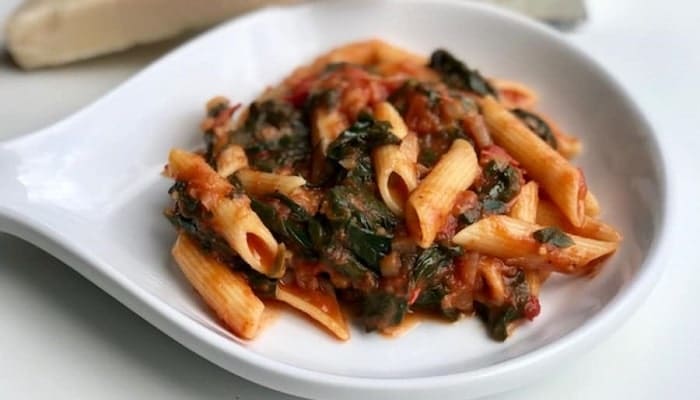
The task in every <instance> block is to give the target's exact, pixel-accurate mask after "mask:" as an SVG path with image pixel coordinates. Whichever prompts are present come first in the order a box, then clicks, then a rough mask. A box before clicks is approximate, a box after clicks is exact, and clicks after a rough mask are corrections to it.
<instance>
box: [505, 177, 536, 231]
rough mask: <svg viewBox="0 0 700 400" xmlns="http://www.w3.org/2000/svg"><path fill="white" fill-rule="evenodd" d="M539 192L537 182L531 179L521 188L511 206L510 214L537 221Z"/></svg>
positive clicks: (528, 220) (521, 218) (527, 220)
mask: <svg viewBox="0 0 700 400" xmlns="http://www.w3.org/2000/svg"><path fill="white" fill-rule="evenodd" d="M538 203H539V193H538V187H537V183H536V182H535V181H530V182H528V183H526V184H525V185H524V186H523V187H522V188H521V189H520V193H519V194H518V197H516V198H515V201H514V202H513V205H512V206H511V208H510V213H509V214H510V216H511V217H513V218H515V219H519V220H521V221H525V222H535V219H536V218H537V205H538Z"/></svg>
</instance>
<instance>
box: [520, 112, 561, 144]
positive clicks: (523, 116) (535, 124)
mask: <svg viewBox="0 0 700 400" xmlns="http://www.w3.org/2000/svg"><path fill="white" fill-rule="evenodd" d="M512 112H513V114H515V116H516V117H518V118H520V120H521V121H523V122H524V123H525V125H527V126H528V128H530V129H531V130H532V131H533V132H535V134H536V135H537V136H539V137H540V139H542V140H544V141H545V142H546V143H547V144H548V145H550V146H551V147H552V148H553V149H555V150H556V148H557V139H556V138H555V137H554V133H553V132H552V129H551V128H550V127H549V124H547V122H545V121H544V120H543V119H542V118H540V117H539V116H538V115H537V114H535V113H532V112H530V111H527V110H523V109H522V108H516V109H514V110H513V111H512Z"/></svg>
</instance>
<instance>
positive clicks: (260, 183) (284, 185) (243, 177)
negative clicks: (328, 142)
mask: <svg viewBox="0 0 700 400" xmlns="http://www.w3.org/2000/svg"><path fill="white" fill-rule="evenodd" d="M236 178H238V180H239V181H240V182H241V185H243V187H244V188H245V191H246V192H247V193H248V194H251V195H253V196H262V195H266V194H272V193H275V192H279V193H282V194H283V195H285V196H290V195H291V194H292V193H293V192H294V191H295V190H297V189H299V188H300V187H302V186H304V185H306V180H305V179H304V178H302V177H301V176H296V175H279V174H272V173H269V172H261V171H254V170H252V169H248V168H245V169H242V170H240V171H238V172H236Z"/></svg>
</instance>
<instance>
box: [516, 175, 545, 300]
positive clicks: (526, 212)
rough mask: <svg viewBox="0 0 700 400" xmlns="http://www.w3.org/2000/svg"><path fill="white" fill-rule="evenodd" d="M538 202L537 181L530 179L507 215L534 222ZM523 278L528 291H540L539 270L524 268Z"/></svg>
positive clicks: (535, 294) (536, 293) (535, 293)
mask: <svg viewBox="0 0 700 400" xmlns="http://www.w3.org/2000/svg"><path fill="white" fill-rule="evenodd" d="M539 202H540V198H539V193H538V188H537V183H536V182H535V181H530V182H528V183H526V184H525V185H524V186H523V187H522V188H521V189H520V193H519V194H518V197H517V198H516V199H515V202H514V203H513V205H512V206H511V208H510V213H509V215H510V216H511V217H513V218H515V219H519V220H521V221H525V222H530V223H534V222H535V221H536V219H537V206H538V204H539ZM524 273H525V280H526V281H527V284H528V287H529V288H530V293H532V294H533V295H534V296H537V295H538V294H539V292H540V285H541V277H540V273H541V271H538V270H534V269H526V270H525V271H524Z"/></svg>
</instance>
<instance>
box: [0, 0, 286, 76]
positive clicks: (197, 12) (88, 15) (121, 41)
mask: <svg viewBox="0 0 700 400" xmlns="http://www.w3.org/2000/svg"><path fill="white" fill-rule="evenodd" d="M292 2H294V0H25V2H24V3H23V4H22V5H21V6H20V7H19V8H18V9H17V10H16V11H15V13H14V14H13V15H12V16H11V17H10V18H9V19H8V21H7V26H6V40H7V48H8V50H9V51H10V54H12V57H13V59H14V60H15V62H16V63H17V64H18V65H19V66H21V67H23V68H37V67H45V66H52V65H59V64H65V63H69V62H72V61H77V60H83V59H86V58H91V57H94V56H98V55H102V54H107V53H112V52H115V51H119V50H124V49H127V48H130V47H133V46H135V45H138V44H142V43H150V42H155V41H158V40H162V39H166V38H169V37H173V36H176V35H179V34H182V33H184V32H187V31H192V30H197V29H201V28H204V27H207V26H210V25H213V24H215V23H217V22H220V21H223V20H225V19H227V18H229V17H232V16H234V15H237V14H240V13H242V12H245V11H248V10H251V9H254V8H257V7H261V6H264V5H274V4H284V3H292Z"/></svg>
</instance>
